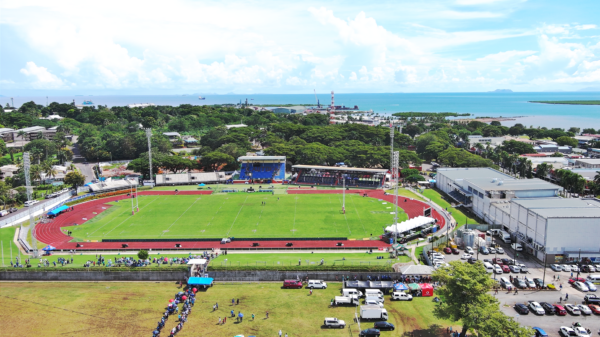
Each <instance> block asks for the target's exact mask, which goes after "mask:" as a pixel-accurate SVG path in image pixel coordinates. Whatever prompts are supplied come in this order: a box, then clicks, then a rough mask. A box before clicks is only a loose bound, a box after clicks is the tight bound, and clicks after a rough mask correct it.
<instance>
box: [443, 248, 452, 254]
mask: <svg viewBox="0 0 600 337" xmlns="http://www.w3.org/2000/svg"><path fill="white" fill-rule="evenodd" d="M444 253H446V254H452V248H450V247H446V248H444Z"/></svg>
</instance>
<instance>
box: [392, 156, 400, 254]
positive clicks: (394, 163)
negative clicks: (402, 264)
mask: <svg viewBox="0 0 600 337" xmlns="http://www.w3.org/2000/svg"><path fill="white" fill-rule="evenodd" d="M399 161H400V152H399V151H395V152H394V153H393V156H392V170H393V171H394V172H398V165H399ZM399 180H400V179H398V175H396V180H395V181H396V184H395V185H394V229H395V230H396V233H394V244H396V243H397V241H398V183H399V182H400V181H399Z"/></svg>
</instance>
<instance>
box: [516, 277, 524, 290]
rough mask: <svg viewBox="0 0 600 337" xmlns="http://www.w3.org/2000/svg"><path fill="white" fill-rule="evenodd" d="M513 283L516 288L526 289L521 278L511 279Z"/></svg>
mask: <svg viewBox="0 0 600 337" xmlns="http://www.w3.org/2000/svg"><path fill="white" fill-rule="evenodd" d="M513 283H514V285H515V286H516V287H517V288H520V289H526V288H527V283H526V282H525V280H523V279H522V278H513Z"/></svg>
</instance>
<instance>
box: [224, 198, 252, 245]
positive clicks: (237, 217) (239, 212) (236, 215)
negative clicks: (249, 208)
mask: <svg viewBox="0 0 600 337" xmlns="http://www.w3.org/2000/svg"><path fill="white" fill-rule="evenodd" d="M246 200H248V196H246V199H244V203H243V204H242V207H240V210H239V211H238V213H237V215H236V216H235V219H233V222H232V223H231V227H229V230H228V231H227V237H229V233H230V232H231V229H232V228H233V225H234V224H235V221H236V220H237V218H238V216H239V215H240V212H241V211H242V208H244V204H245V203H246Z"/></svg>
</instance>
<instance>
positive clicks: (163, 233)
mask: <svg viewBox="0 0 600 337" xmlns="http://www.w3.org/2000/svg"><path fill="white" fill-rule="evenodd" d="M198 200H200V198H198V199H196V200H195V201H194V202H192V204H191V205H190V207H188V208H187V209H186V210H185V211H184V212H183V213H181V215H180V216H179V218H177V220H175V221H174V222H173V223H172V224H171V226H169V227H168V228H167V229H165V231H168V230H170V229H171V227H173V225H174V224H175V223H176V222H177V221H179V219H181V217H182V216H183V215H184V214H185V213H187V211H189V210H190V208H192V206H194V204H195V203H197V202H198ZM165 231H163V232H162V234H160V236H161V237H162V236H163V235H165V233H167V232H165Z"/></svg>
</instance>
